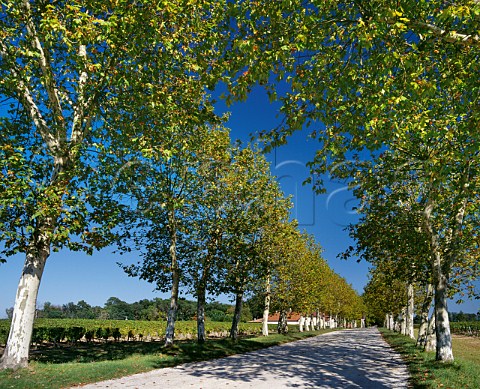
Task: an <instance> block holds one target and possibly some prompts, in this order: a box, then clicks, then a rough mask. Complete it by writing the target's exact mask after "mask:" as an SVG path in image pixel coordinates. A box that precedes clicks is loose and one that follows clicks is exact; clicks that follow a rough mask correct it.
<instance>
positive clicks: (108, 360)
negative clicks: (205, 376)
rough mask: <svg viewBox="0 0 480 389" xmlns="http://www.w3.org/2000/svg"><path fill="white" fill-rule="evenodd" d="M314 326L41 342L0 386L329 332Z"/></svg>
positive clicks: (116, 370)
mask: <svg viewBox="0 0 480 389" xmlns="http://www.w3.org/2000/svg"><path fill="white" fill-rule="evenodd" d="M330 331H332V330H320V331H310V332H301V333H300V332H297V331H295V330H291V331H290V332H289V333H288V334H287V335H279V334H271V335H270V336H268V337H263V336H260V337H244V338H240V339H239V340H237V341H236V342H235V341H232V340H230V339H208V340H207V341H206V342H205V343H204V344H203V345H199V344H197V343H196V342H195V341H192V340H188V341H177V342H176V343H175V345H174V346H173V347H171V348H165V347H164V346H163V343H162V342H120V343H114V342H107V343H97V344H86V343H81V344H77V345H75V346H71V347H65V346H63V347H52V346H42V347H39V348H38V349H37V350H34V351H33V352H32V355H31V362H30V364H29V366H28V368H26V369H20V370H17V371H12V370H5V371H0V388H2V389H3V388H29V389H31V388H65V387H70V386H75V385H82V384H87V383H92V382H98V381H103V380H108V379H112V378H119V377H123V376H126V375H131V374H135V373H143V372H146V371H149V370H153V369H158V368H162V367H171V366H176V365H179V364H182V363H186V362H193V361H203V360H209V359H214V358H221V357H225V356H228V355H233V354H240V353H245V352H249V351H254V350H258V349H262V348H266V347H270V346H275V345H279V344H282V343H287V342H292V341H295V340H300V339H303V338H308V337H312V336H316V335H320V334H324V333H327V332H330Z"/></svg>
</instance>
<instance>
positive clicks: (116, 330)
mask: <svg viewBox="0 0 480 389" xmlns="http://www.w3.org/2000/svg"><path fill="white" fill-rule="evenodd" d="M112 336H113V339H115V342H118V341H119V340H120V338H121V337H122V333H121V332H120V329H119V328H114V329H113V331H112Z"/></svg>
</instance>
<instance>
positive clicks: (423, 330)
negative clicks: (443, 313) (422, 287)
mask: <svg viewBox="0 0 480 389" xmlns="http://www.w3.org/2000/svg"><path fill="white" fill-rule="evenodd" d="M432 300H433V286H432V284H428V285H427V289H426V292H425V299H424V300H423V304H422V312H421V314H420V317H421V322H420V328H419V329H418V337H417V344H416V345H417V346H418V347H425V343H426V340H427V327H428V311H429V310H430V306H431V305H432Z"/></svg>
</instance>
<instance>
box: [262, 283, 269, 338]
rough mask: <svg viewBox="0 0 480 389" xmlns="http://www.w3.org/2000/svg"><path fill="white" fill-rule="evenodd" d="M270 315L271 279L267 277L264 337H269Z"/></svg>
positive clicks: (263, 325) (263, 324)
mask: <svg viewBox="0 0 480 389" xmlns="http://www.w3.org/2000/svg"><path fill="white" fill-rule="evenodd" d="M269 314H270V277H267V281H266V285H265V301H264V307H263V320H262V335H263V336H268V316H269Z"/></svg>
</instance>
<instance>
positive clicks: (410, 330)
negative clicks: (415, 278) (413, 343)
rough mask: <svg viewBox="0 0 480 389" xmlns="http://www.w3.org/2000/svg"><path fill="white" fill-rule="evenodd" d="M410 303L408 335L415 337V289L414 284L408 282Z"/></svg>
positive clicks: (408, 308)
mask: <svg viewBox="0 0 480 389" xmlns="http://www.w3.org/2000/svg"><path fill="white" fill-rule="evenodd" d="M407 296H408V304H407V312H406V327H407V328H406V335H407V336H408V337H410V338H412V339H415V334H414V332H413V314H414V311H415V301H414V298H415V291H414V288H413V284H408V289H407Z"/></svg>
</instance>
